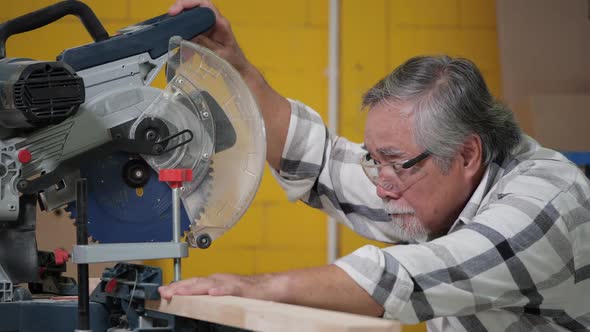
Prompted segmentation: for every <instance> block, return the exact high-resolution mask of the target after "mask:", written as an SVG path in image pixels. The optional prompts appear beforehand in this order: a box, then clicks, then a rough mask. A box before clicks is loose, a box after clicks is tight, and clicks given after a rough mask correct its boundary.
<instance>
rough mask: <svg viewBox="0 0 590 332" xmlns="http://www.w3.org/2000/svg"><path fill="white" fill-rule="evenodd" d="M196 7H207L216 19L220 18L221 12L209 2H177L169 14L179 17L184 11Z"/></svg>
mask: <svg viewBox="0 0 590 332" xmlns="http://www.w3.org/2000/svg"><path fill="white" fill-rule="evenodd" d="M194 7H207V8H210V9H211V10H212V11H213V12H214V13H215V16H216V17H218V18H219V17H220V16H221V15H220V13H219V10H217V8H216V7H215V6H214V5H213V3H211V1H209V0H176V2H175V3H174V4H173V5H172V6H171V7H170V9H168V14H170V15H177V14H178V13H180V12H181V11H182V10H183V9H190V8H194Z"/></svg>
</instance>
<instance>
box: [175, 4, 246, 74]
mask: <svg viewBox="0 0 590 332" xmlns="http://www.w3.org/2000/svg"><path fill="white" fill-rule="evenodd" d="M193 7H206V8H210V9H211V10H213V12H214V13H215V25H214V26H213V28H211V30H209V31H207V32H205V33H204V34H201V35H198V36H197V37H195V38H194V39H193V40H192V41H193V42H195V43H197V44H200V45H202V46H205V47H207V48H208V49H210V50H212V51H213V52H215V53H216V54H217V55H219V56H220V57H221V58H223V59H225V60H226V61H227V62H229V63H230V64H231V65H232V66H233V67H234V68H236V70H237V71H238V72H239V73H240V74H242V76H244V75H245V74H246V73H247V72H248V71H251V70H252V69H253V67H252V65H251V64H250V62H248V60H247V59H246V56H245V55H244V52H242V50H241V49H240V46H239V45H238V42H237V41H236V38H235V36H234V33H233V32H232V29H231V25H230V23H229V21H228V20H227V19H226V18H225V17H223V16H222V15H221V13H220V12H219V10H218V9H217V8H216V7H215V6H214V5H213V4H212V3H211V1H209V0H176V3H175V4H174V5H172V7H170V9H168V14H170V15H177V14H178V13H180V12H181V11H183V10H184V9H189V8H193Z"/></svg>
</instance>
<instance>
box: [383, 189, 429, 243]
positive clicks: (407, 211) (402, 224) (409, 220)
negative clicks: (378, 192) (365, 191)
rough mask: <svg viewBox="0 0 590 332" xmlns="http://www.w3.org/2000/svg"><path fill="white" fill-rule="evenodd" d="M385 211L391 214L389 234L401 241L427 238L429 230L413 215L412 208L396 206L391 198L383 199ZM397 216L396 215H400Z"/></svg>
mask: <svg viewBox="0 0 590 332" xmlns="http://www.w3.org/2000/svg"><path fill="white" fill-rule="evenodd" d="M383 203H384V204H385V211H386V212H387V213H389V215H390V216H391V226H392V228H391V234H392V235H393V236H395V237H397V238H398V239H400V240H401V241H408V242H412V241H418V242H422V241H425V240H426V239H427V238H428V235H429V234H430V232H429V231H428V229H426V227H424V225H422V222H421V221H420V220H419V219H418V217H416V216H415V214H414V213H415V211H414V209H412V208H410V207H404V206H398V205H397V204H396V202H394V201H393V200H386V199H384V200H383ZM402 214H403V217H402V216H398V215H402Z"/></svg>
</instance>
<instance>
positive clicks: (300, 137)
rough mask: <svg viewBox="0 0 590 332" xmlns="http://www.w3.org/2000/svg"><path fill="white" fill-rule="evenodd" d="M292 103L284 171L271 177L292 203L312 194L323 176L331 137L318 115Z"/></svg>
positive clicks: (284, 151) (283, 157)
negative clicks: (328, 142) (328, 141)
mask: <svg viewBox="0 0 590 332" xmlns="http://www.w3.org/2000/svg"><path fill="white" fill-rule="evenodd" d="M288 100H289V103H290V104H291V119H290V123H289V130H288V132H287V139H286V141H285V147H284V149H283V155H282V156H281V166H280V167H281V169H280V170H278V171H277V170H276V169H273V168H272V167H271V173H272V175H273V176H274V177H275V178H276V180H277V181H278V183H279V185H280V186H281V187H282V188H283V189H284V190H285V192H286V193H287V197H288V198H289V200H291V201H296V200H298V199H302V198H304V196H305V195H307V194H308V193H309V191H310V190H311V188H312V187H313V185H314V184H315V182H316V180H317V178H318V176H319V174H320V172H321V166H322V163H323V159H324V152H325V148H326V144H327V143H326V140H327V137H328V135H327V131H326V126H325V125H324V123H323V121H322V118H321V117H320V115H319V114H318V113H317V112H315V111H314V110H313V109H311V108H310V107H309V106H307V105H305V104H303V103H301V102H298V101H295V100H291V99H288Z"/></svg>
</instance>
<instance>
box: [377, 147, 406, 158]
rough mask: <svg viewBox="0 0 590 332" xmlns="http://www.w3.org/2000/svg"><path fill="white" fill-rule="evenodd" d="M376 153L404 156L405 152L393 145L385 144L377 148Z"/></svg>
mask: <svg viewBox="0 0 590 332" xmlns="http://www.w3.org/2000/svg"><path fill="white" fill-rule="evenodd" d="M376 151H377V152H378V153H380V154H382V155H384V156H400V157H401V156H404V155H405V154H406V153H405V152H404V151H402V150H400V149H398V148H395V147H393V146H385V147H381V148H378V149H377V150H376Z"/></svg>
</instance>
